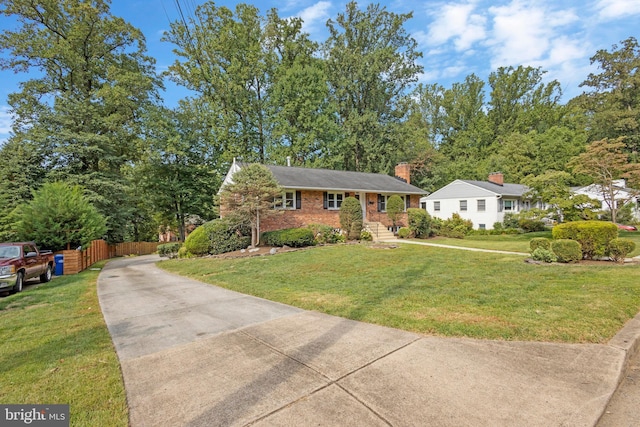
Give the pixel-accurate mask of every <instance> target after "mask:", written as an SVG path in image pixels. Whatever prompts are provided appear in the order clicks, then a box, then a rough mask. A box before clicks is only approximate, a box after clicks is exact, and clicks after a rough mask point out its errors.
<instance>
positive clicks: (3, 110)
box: [0, 105, 13, 146]
mask: <svg viewBox="0 0 640 427" xmlns="http://www.w3.org/2000/svg"><path fill="white" fill-rule="evenodd" d="M12 121H13V120H12V118H11V114H9V107H7V106H3V105H0V146H2V145H3V144H4V143H5V142H6V140H7V139H8V138H9V132H11V123H12Z"/></svg>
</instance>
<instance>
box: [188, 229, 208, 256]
mask: <svg viewBox="0 0 640 427" xmlns="http://www.w3.org/2000/svg"><path fill="white" fill-rule="evenodd" d="M207 228H208V226H207V223H205V224H202V225H201V226H200V227H197V228H196V229H195V230H193V231H192V232H191V233H190V234H189V235H188V236H187V238H186V240H185V241H184V247H185V249H186V250H187V253H190V254H193V255H205V254H208V253H209V249H210V246H211V241H210V238H209V232H208V231H207Z"/></svg>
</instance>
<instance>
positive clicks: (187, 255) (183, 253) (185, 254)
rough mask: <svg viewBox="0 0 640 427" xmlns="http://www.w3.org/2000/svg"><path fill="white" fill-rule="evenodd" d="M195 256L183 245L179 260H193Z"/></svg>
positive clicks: (179, 251) (179, 252)
mask: <svg viewBox="0 0 640 427" xmlns="http://www.w3.org/2000/svg"><path fill="white" fill-rule="evenodd" d="M192 256H193V255H191V254H190V253H189V251H187V248H186V247H185V246H184V245H182V247H181V248H180V249H179V250H178V258H191V257H192Z"/></svg>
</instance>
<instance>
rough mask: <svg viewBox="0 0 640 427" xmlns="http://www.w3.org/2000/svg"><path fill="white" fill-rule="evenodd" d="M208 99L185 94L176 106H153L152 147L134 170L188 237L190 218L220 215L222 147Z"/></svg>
mask: <svg viewBox="0 0 640 427" xmlns="http://www.w3.org/2000/svg"><path fill="white" fill-rule="evenodd" d="M207 111H208V104H206V103H204V102H202V100H197V99H196V100H189V99H187V100H184V101H182V102H181V103H180V106H179V107H178V108H177V109H176V110H168V109H165V108H155V109H152V110H150V111H149V113H148V116H147V119H146V121H147V127H146V130H145V136H144V140H145V143H146V144H145V145H146V149H145V152H144V155H143V159H142V161H141V162H140V164H139V165H138V167H136V168H135V170H134V171H133V174H134V176H135V177H136V178H137V179H136V181H137V183H138V184H139V185H140V186H141V187H142V188H143V189H144V190H145V194H146V195H147V197H148V199H149V201H150V202H151V204H152V205H153V209H154V210H155V211H156V212H157V213H159V214H160V215H161V217H162V218H163V219H164V221H165V222H166V223H168V224H170V225H171V226H173V227H174V229H175V230H177V231H178V236H179V238H180V240H181V241H184V239H185V234H186V226H187V223H188V221H189V218H190V217H192V216H198V217H200V218H202V219H203V220H209V219H213V218H214V216H215V215H214V208H213V195H214V194H215V193H216V191H217V190H218V188H219V186H220V183H221V178H220V173H219V170H220V169H221V168H222V165H221V160H220V152H219V147H218V146H217V144H215V139H214V137H213V136H212V135H211V127H210V126H209V124H208V121H207V120H204V121H202V119H203V118H205V119H206V118H207Z"/></svg>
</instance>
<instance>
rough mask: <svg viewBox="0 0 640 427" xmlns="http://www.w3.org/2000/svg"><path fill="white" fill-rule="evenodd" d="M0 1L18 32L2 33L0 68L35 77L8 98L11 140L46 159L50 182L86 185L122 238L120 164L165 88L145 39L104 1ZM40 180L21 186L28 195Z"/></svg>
mask: <svg viewBox="0 0 640 427" xmlns="http://www.w3.org/2000/svg"><path fill="white" fill-rule="evenodd" d="M3 5H4V6H5V7H4V8H3V13H4V14H5V15H6V16H9V17H12V18H13V19H14V20H15V22H16V23H17V24H18V25H19V26H18V27H17V30H15V31H5V32H3V33H2V34H0V49H1V50H7V51H8V55H6V56H5V57H6V58H8V59H7V60H4V61H2V62H1V63H0V67H2V69H5V70H13V71H15V72H26V73H29V80H26V81H23V82H22V83H21V85H20V88H21V91H20V92H18V93H13V94H11V95H10V96H9V104H10V106H11V108H12V111H13V113H14V115H15V121H14V122H13V129H12V130H13V134H14V136H13V137H12V138H16V139H17V140H19V141H30V145H31V144H32V145H33V146H35V147H36V150H35V153H36V154H38V155H39V154H42V153H47V156H46V157H44V158H43V159H42V162H40V163H39V164H35V165H33V167H35V168H44V167H46V169H47V172H48V173H47V176H45V180H46V181H49V182H54V181H65V182H70V183H72V184H77V185H81V186H83V187H84V188H85V190H86V197H88V199H89V201H90V202H91V203H92V204H93V205H94V206H95V207H96V208H97V209H98V211H99V212H100V213H101V214H102V215H103V216H104V217H105V218H106V222H107V237H108V240H110V241H116V242H117V241H122V240H123V239H124V236H125V234H126V233H127V229H128V227H129V225H130V224H131V220H132V214H133V213H132V209H131V203H130V200H129V199H128V187H129V183H128V182H127V181H126V180H125V179H124V177H123V173H122V168H123V167H124V166H126V165H128V164H130V162H133V161H135V160H137V158H138V155H139V147H140V144H139V139H138V135H139V133H140V126H141V120H140V117H141V116H142V114H141V112H142V111H143V110H144V109H145V108H146V107H147V106H148V105H150V103H151V102H152V100H153V99H154V98H155V97H156V96H157V90H158V88H159V87H160V86H161V83H160V81H159V79H158V78H157V77H156V75H155V72H154V60H153V59H152V58H150V57H148V56H146V46H145V42H144V37H143V35H142V33H141V32H140V31H139V30H138V29H136V28H134V27H132V26H131V25H130V24H128V23H126V22H125V21H124V20H122V19H121V18H117V17H114V16H112V15H111V14H110V12H109V2H107V1H103V0H93V1H90V2H81V1H78V0H62V1H58V2H46V3H45V4H42V3H41V2H30V1H26V0H8V1H5V2H3ZM39 181H41V180H36V181H34V182H32V183H21V184H23V185H24V184H26V185H28V186H29V187H28V188H27V189H26V190H27V191H29V190H32V189H35V188H36V186H37V184H38V182H39ZM24 190H25V189H22V190H21V191H24Z"/></svg>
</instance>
